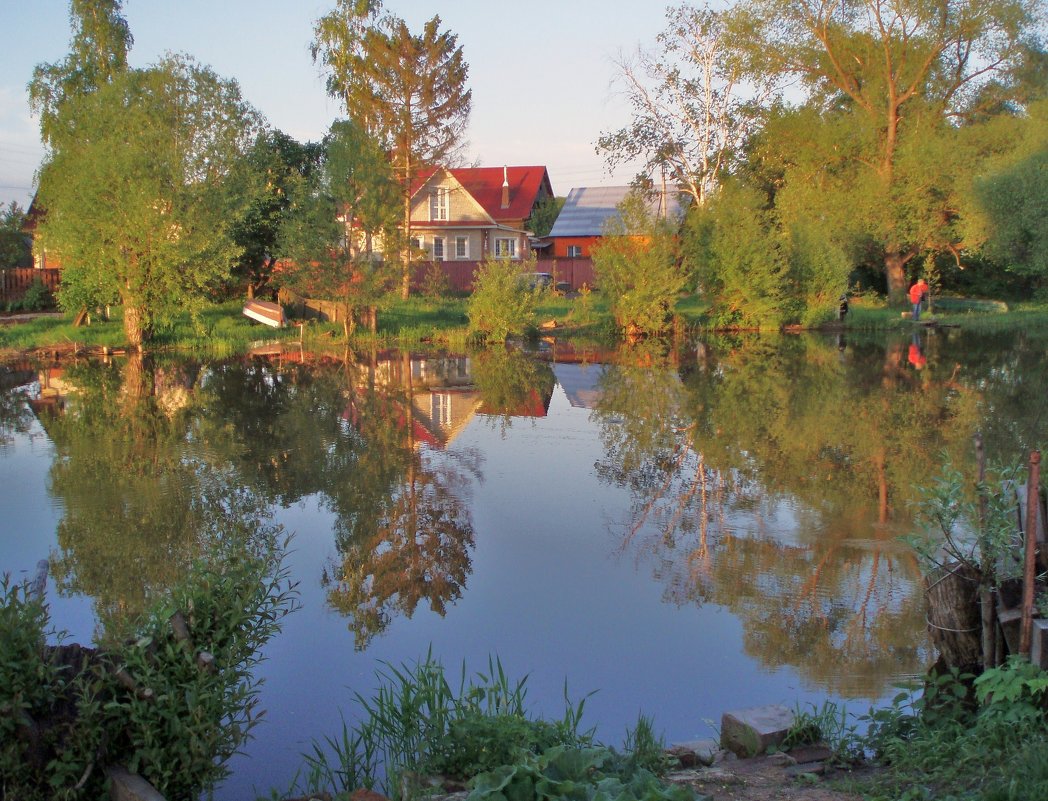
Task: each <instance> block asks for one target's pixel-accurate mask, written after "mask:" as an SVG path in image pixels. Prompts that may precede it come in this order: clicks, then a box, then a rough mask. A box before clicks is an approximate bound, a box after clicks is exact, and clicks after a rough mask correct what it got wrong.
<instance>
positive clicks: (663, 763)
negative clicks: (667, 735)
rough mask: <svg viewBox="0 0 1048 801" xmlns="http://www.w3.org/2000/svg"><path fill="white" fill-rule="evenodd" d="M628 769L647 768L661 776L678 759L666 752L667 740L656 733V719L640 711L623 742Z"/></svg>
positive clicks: (631, 770)
mask: <svg viewBox="0 0 1048 801" xmlns="http://www.w3.org/2000/svg"><path fill="white" fill-rule="evenodd" d="M622 750H623V751H624V752H625V755H626V762H627V765H628V771H629V772H630V773H633V772H634V771H636V770H640V769H643V770H646V771H648V772H650V773H653V774H655V775H656V776H661V775H663V774H664V773H666V771H668V770H669V769H670V768H672V767H674V766H675V765H676V764H677V760H676V759H674V758H673V757H671V756H669V755H668V754H667V753H666V742H665V740H663V738H662V737H660V736H658V735H656V734H655V719H654V718H653V717H651V716H649V715H645V714H643V713H640V714H638V715H637V722H636V723H635V724H634V725H633V726H632V727H631V728H629V729H627V730H626V737H625V739H624V740H623V743H622Z"/></svg>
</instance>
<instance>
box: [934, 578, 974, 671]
mask: <svg viewBox="0 0 1048 801" xmlns="http://www.w3.org/2000/svg"><path fill="white" fill-rule="evenodd" d="M979 579H980V573H979V571H978V570H976V569H975V568H974V567H973V566H971V565H967V564H962V563H960V562H952V563H950V564H948V565H945V566H943V567H939V568H936V569H935V570H934V571H932V572H931V573H930V574H929V575H927V576H926V577H925V579H924V586H925V598H926V600H927V608H928V617H927V621H928V631H929V633H930V634H931V638H932V643H933V644H934V645H935V647H936V649H937V650H938V651H939V654H940V656H941V657H942V660H943V662H944V663H945V664H946V666H947V667H956V668H962V669H969V668H972V667H978V666H980V665H982V642H981V636H980V635H981V631H982V613H981V609H980V606H979Z"/></svg>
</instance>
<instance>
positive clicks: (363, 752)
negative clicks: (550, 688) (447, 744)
mask: <svg viewBox="0 0 1048 801" xmlns="http://www.w3.org/2000/svg"><path fill="white" fill-rule="evenodd" d="M377 679H378V681H379V687H378V690H377V691H376V692H375V694H374V695H373V696H371V697H366V696H364V695H362V694H361V693H355V694H354V700H355V702H356V705H357V706H358V708H359V711H360V723H358V724H357V725H356V726H355V727H351V726H349V724H347V723H346V722H345V720H344V719H343V723H342V731H341V732H340V733H339V734H337V735H336V736H334V737H330V736H329V737H325V738H324V740H323V741H319V742H318V741H314V742H313V745H312V752H311V753H309V754H306V755H305V759H306V764H307V768H306V778H305V785H306V787H305V789H306V790H307V791H308V792H311V793H312V792H320V791H324V790H329V791H330V790H333V791H335V792H336V793H337V792H346V791H351V790H353V789H355V788H358V787H367V788H368V789H374V788H376V787H378V788H379V789H380V790H381V792H383V793H384V794H385V795H387V796H389V797H391V798H401V799H404V798H407V797H408V796H410V795H412V794H413V793H412V789H411V786H410V781H411V778H412V777H413V776H415V775H416V774H418V773H420V772H425V768H426V765H427V763H429V762H431V761H432V760H433V759H434V757H435V756H436V752H437V749H438V748H439V747H440V746H441V745H442V743H444V741H445V739H446V738H448V736H449V732H451V731H452V728H453V727H454V726H455V725H456V723H458V722H461V721H464V720H469V719H473V720H475V719H477V718H483V719H489V720H492V721H498V720H505V721H516V722H520V721H524V720H525V718H526V711H527V710H526V705H525V699H526V696H527V688H526V683H527V677H526V676H525V677H524V678H522V679H519V680H512V679H510V678H509V676H508V675H507V673H506V671H505V670H504V668H503V666H502V663H501V661H500V660H499V659H498V658H497V657H494V658H492V657H489V659H488V669H487V671H486V672H478V673H476V674H474V675H473V676H469V675H468V674H467V671H466V666H465V665H463V666H462V670H461V674H460V676H459V681H458V687H457V689H456V688H454V687H453V686H452V685H451V683H450V682H449V681H448V679H447V677H446V674H445V670H444V667H443V665H441V664H440V662H438V661H437V660H435V659H434V657H433V654H432V651H430V652H427V654H426V656H425V658H424V659H422V660H420V661H418V662H416V663H414V664H402V665H400V666H395V665H391V664H388V663H384V664H383V666H382V667H381V668H380V669H379V670H378V671H377ZM585 701H586V699H585V698H583V699H582V700H581V701H579V702H578V703H575V704H572V703H571V702H569V701H568V699H567V691H566V689H565V712H564V716H563V718H562V720H561V721H560V722H559V724H558V726H559V730H560V732H561V737H560V739H561V740H562V741H565V740H566V741H570V742H576V743H577V742H582V741H586V740H587V738H588V733H585V732H580V730H579V726H580V723H581V718H582V712H583V708H584V706H585Z"/></svg>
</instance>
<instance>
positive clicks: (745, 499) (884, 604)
mask: <svg viewBox="0 0 1048 801" xmlns="http://www.w3.org/2000/svg"><path fill="white" fill-rule="evenodd" d="M906 344H908V343H903V342H899V343H894V344H892V345H891V346H889V347H888V348H884V347H883V346H880V347H878V346H873V345H871V346H849V347H848V348H847V349H846V350H844V351H841V350H839V349H838V348H836V347H833V346H832V343H826V344H823V343H821V342H819V341H817V340H815V339H808V338H803V337H785V338H767V337H760V338H758V337H754V338H752V339H746V338H737V339H734V340H725V341H720V342H713V343H710V344H707V345H705V346H703V347H702V348H701V349H700V353H699V358H698V359H697V362H696V364H695V366H694V367H691V366H689V367H688V368H687V369H686V370H684V371H682V372H681V373H680V374H678V372H676V371H673V370H670V369H666V367H665V366H660V369H658V370H657V371H655V372H657V373H658V374H657V375H645V374H644V371H642V370H638V369H636V368H633V367H629V366H622V365H619V366H615V367H612V368H609V369H608V370H607V371H606V372H605V374H604V377H603V379H602V380H603V386H602V390H603V394H602V399H601V401H600V403H599V406H598V409H597V411H596V417H597V419H598V420H599V421H600V423H601V427H602V438H603V441H604V445H605V448H606V458H605V460H603V461H602V462H601V463H600V464H598V471H599V472H600V474H601V475H602V477H603V478H604V479H605V480H607V481H610V482H614V483H617V484H620V485H623V486H627V487H629V488H630V490H631V492H632V497H633V501H632V507H631V512H630V516H629V519H628V520H626V521H621V522H622V532H623V547H624V548H629V549H631V550H634V551H635V552H637V553H639V554H646V555H648V556H649V557H650V558H652V559H653V560H654V561H655V562H656V564H657V565H658V568H657V569H658V571H659V574H660V576H661V577H662V578H663V579H664V581H665V582H666V583H667V587H668V589H667V594H668V597H669V599H670V600H672V601H673V602H675V603H692V602H697V601H712V602H715V603H719V604H723V605H725V606H727V607H729V608H731V609H732V610H733V611H735V612H736V613H738V614H739V615H740V617H741V618H742V620H743V622H744V625H745V630H746V647H747V649H748V651H749V652H750V653H752V654H753V655H755V656H758V657H759V658H761V660H762V661H763V662H764V663H765V664H767V665H768V666H772V667H774V666H778V665H782V664H791V665H795V666H796V667H797V668H798V669H799V670H800V672H801V673H802V675H806V676H807V677H808V678H809V679H811V680H813V681H816V682H817V683H818V684H820V685H821V686H829V687H832V688H834V689H836V690H838V691H841V692H845V693H851V692H858V691H859V690H860V688H867V689H869V688H872V689H873V692H879V691H880V687H881V686H882V685H883V681H884V680H885V679H887V678H888V677H889V676H890V675H893V674H898V673H899V672H900V671H908V670H912V669H915V667H916V660H917V659H918V657H919V653H918V649H917V648H916V647H915V646H914V642H915V639H916V638H917V637H918V633H919V632H921V631H922V629H923V617H922V613H921V611H920V610H921V606H920V601H921V599H920V597H919V592H918V590H917V589H916V587H915V583H914V582H915V578H916V569H915V565H914V563H913V560H912V558H911V557H910V556H909V554H908V552H907V551H905V550H902V549H900V548H899V547H898V546H897V544H896V543H895V536H896V531H898V530H899V527H900V526H904V525H905V524H906V522H907V519H908V517H907V515H908V512H907V507H908V505H909V504H910V503H911V502H912V501H913V500H915V492H916V491H917V488H918V487H920V486H922V485H923V484H925V483H927V480H928V478H929V477H930V476H932V475H933V473H934V471H935V470H937V469H938V464H940V459H941V458H942V454H943V453H944V452H945V453H947V454H949V455H951V458H954V459H955V463H961V462H962V461H963V453H964V451H965V449H966V448H967V447H968V444H969V443H970V441H971V439H970V438H971V433H972V431H973V430H974V425H975V420H976V419H977V417H976V415H977V399H976V396H975V395H974V393H972V392H970V391H968V390H966V389H965V388H964V387H963V386H962V385H960V384H958V383H957V382H956V381H955V380H954V376H953V375H952V374H950V375H942V374H932V373H931V371H922V373H919V374H918V373H916V372H915V371H912V370H908V369H907V363H906V350H905V345H906ZM681 376H683V378H682V377H681ZM874 655H876V656H874Z"/></svg>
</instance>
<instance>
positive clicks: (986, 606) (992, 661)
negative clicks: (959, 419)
mask: <svg viewBox="0 0 1048 801" xmlns="http://www.w3.org/2000/svg"><path fill="white" fill-rule="evenodd" d="M975 464H976V467H977V469H978V482H979V483H978V487H977V490H976V492H977V493H978V498H979V535H980V544H979V561H980V565H979V569H980V572H981V573H982V575H981V576H980V577H979V605H980V607H981V608H982V656H983V669H984V670H986V669H988V668H992V667H994V666H995V665H996V664H997V647H996V644H995V643H994V636H995V632H996V629H997V627H996V619H995V615H994V608H993V589H992V588H993V584H994V564H993V562H992V561H991V560H990V557H989V548H987V546H986V542H985V539H986V518H987V511H986V449H985V448H984V447H983V438H982V433H981V432H978V431H977V432H976V433H975Z"/></svg>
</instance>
